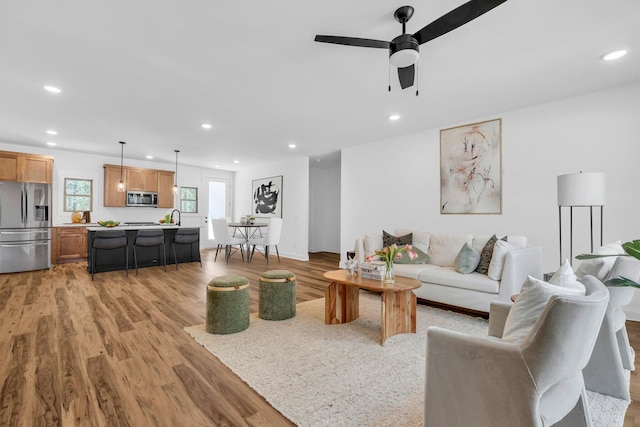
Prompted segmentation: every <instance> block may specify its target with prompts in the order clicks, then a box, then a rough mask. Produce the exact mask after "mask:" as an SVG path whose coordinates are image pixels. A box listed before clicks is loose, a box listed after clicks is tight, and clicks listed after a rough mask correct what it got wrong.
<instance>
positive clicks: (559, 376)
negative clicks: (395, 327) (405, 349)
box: [424, 276, 609, 427]
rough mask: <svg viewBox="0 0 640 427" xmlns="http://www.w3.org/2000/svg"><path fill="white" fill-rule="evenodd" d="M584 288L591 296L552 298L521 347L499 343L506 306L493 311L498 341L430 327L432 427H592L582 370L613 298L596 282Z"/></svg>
mask: <svg viewBox="0 0 640 427" xmlns="http://www.w3.org/2000/svg"><path fill="white" fill-rule="evenodd" d="M584 285H585V287H586V296H584V297H581V296H553V297H551V299H550V300H549V302H548V303H547V304H546V306H545V308H544V310H543V311H542V313H541V315H540V317H539V318H538V320H537V321H536V323H535V325H534V326H533V329H532V330H531V332H530V333H529V335H528V336H527V338H526V339H525V340H524V341H523V342H522V343H510V342H504V341H502V340H501V339H500V338H501V336H502V331H503V328H504V321H505V319H506V317H507V313H508V311H509V309H510V305H509V304H508V303H503V302H499V303H493V304H492V305H491V312H490V318H489V319H490V320H489V333H490V334H493V336H488V337H475V336H468V335H465V334H462V333H458V332H453V331H449V330H446V329H441V328H437V327H430V328H429V330H428V332H427V372H426V398H425V418H424V420H425V422H424V425H425V427H441V426H447V427H456V426H460V427H463V426H464V427H466V426H470V425H473V426H485V427H518V426H521V427H532V426H534V427H537V426H551V425H557V426H562V425H572V426H576V425H581V426H590V425H591V419H590V414H589V409H588V406H587V401H586V391H585V387H584V380H583V376H582V369H583V368H584V367H585V365H586V364H587V362H588V361H589V357H590V355H591V351H592V350H593V346H594V344H595V341H596V337H597V335H598V331H599V329H600V325H601V323H602V319H603V316H604V313H605V310H606V308H607V302H608V300H609V294H608V292H607V290H606V288H605V286H604V285H603V284H602V283H601V282H600V281H599V280H597V279H596V278H594V277H591V276H589V277H586V278H585V280H584ZM556 423H558V424H556Z"/></svg>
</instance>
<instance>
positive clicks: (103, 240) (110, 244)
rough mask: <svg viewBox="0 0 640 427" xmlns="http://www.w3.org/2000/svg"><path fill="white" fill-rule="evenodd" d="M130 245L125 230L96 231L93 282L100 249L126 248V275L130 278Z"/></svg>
mask: <svg viewBox="0 0 640 427" xmlns="http://www.w3.org/2000/svg"><path fill="white" fill-rule="evenodd" d="M128 245H129V241H128V239H127V233H126V232H125V231H124V230H109V231H107V230H104V231H102V230H101V231H96V234H95V235H94V236H93V242H92V244H91V280H93V274H94V273H95V271H96V264H97V263H96V257H97V255H98V249H100V250H113V249H120V248H124V259H125V270H126V275H127V276H129V251H128V250H127V249H128V248H127V246H128Z"/></svg>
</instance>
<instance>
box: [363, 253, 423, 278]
mask: <svg viewBox="0 0 640 427" xmlns="http://www.w3.org/2000/svg"><path fill="white" fill-rule="evenodd" d="M412 249H413V248H412V247H411V245H405V246H403V247H399V246H398V245H396V244H395V243H394V244H393V245H391V246H385V247H384V248H382V249H380V250H376V251H374V255H372V256H370V257H368V258H367V261H373V260H374V259H375V258H376V257H380V259H381V260H382V261H384V272H383V274H382V282H383V283H386V284H392V283H395V281H396V279H395V274H394V272H393V261H395V260H397V259H400V258H402V254H403V253H405V252H406V253H407V255H409V258H411V259H415V258H416V257H417V256H418V254H417V253H415V252H414V251H413V250H412Z"/></svg>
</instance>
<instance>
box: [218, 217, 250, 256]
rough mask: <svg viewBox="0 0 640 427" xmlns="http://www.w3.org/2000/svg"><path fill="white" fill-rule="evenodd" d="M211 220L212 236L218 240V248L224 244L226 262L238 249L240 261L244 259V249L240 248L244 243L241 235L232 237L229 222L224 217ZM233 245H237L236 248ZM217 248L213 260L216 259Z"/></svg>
mask: <svg viewBox="0 0 640 427" xmlns="http://www.w3.org/2000/svg"><path fill="white" fill-rule="evenodd" d="M212 222H213V236H214V238H215V239H216V242H218V250H219V249H220V248H221V247H222V246H224V257H225V259H226V261H227V264H229V258H231V256H232V255H233V254H235V253H236V252H238V249H239V250H240V255H242V261H244V250H243V249H242V248H243V246H244V244H245V243H246V241H245V239H243V238H242V237H233V236H231V234H229V223H228V222H227V220H226V219H224V218H221V219H214V220H213V221H212ZM234 246H237V248H234ZM232 249H233V250H232ZM218 250H216V256H215V258H214V261H217V260H218ZM247 256H248V254H247Z"/></svg>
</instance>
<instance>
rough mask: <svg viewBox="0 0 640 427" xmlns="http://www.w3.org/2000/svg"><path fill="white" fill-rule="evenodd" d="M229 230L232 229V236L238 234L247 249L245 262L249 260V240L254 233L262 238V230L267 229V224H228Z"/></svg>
mask: <svg viewBox="0 0 640 427" xmlns="http://www.w3.org/2000/svg"><path fill="white" fill-rule="evenodd" d="M228 225H229V228H233V235H234V236H235V235H236V233H239V234H240V236H241V237H242V238H243V239H244V242H245V243H244V244H245V245H246V249H247V260H250V259H251V258H250V257H249V250H250V249H251V245H250V244H249V239H250V238H252V237H254V236H255V234H256V233H260V236H262V230H261V229H262V228H263V227H269V224H268V223H266V222H254V223H251V222H230V223H229V224H228Z"/></svg>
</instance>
